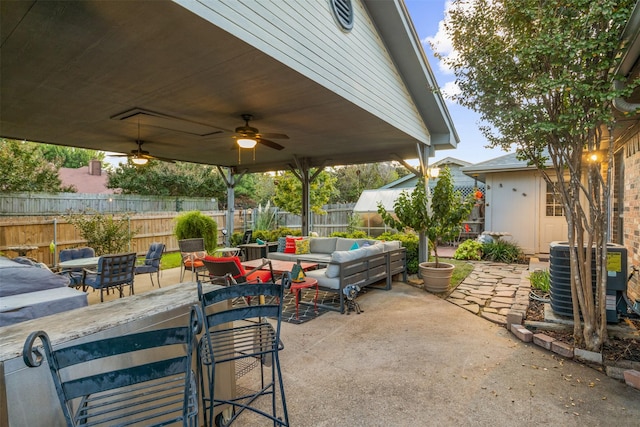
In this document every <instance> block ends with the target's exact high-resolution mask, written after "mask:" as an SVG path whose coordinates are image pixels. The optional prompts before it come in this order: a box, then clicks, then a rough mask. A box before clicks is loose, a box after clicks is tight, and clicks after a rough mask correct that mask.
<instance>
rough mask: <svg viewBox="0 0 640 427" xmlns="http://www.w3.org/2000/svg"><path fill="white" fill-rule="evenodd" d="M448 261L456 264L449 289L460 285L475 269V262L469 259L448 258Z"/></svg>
mask: <svg viewBox="0 0 640 427" xmlns="http://www.w3.org/2000/svg"><path fill="white" fill-rule="evenodd" d="M446 262H447V263H449V264H453V265H455V266H456V268H454V269H453V276H452V277H451V283H450V284H449V289H453V288H455V287H456V286H458V285H459V284H460V283H462V281H463V280H464V279H465V278H466V277H467V276H468V275H469V274H470V273H471V272H472V271H473V264H471V263H470V262H468V261H461V260H457V259H447V260H446Z"/></svg>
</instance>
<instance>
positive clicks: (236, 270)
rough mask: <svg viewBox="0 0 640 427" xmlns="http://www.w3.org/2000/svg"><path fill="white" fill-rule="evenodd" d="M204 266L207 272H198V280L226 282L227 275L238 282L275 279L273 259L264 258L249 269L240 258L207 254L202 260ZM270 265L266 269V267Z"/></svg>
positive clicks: (257, 281)
mask: <svg viewBox="0 0 640 427" xmlns="http://www.w3.org/2000/svg"><path fill="white" fill-rule="evenodd" d="M202 263H203V265H204V267H205V268H206V269H207V271H206V272H205V273H200V274H198V280H203V279H204V280H206V281H210V282H211V283H217V284H222V285H224V284H226V282H225V280H226V279H225V277H227V276H230V277H231V278H233V280H234V281H235V282H236V283H259V282H262V283H264V282H271V281H273V280H274V277H275V276H274V275H273V269H272V267H271V260H268V259H264V260H263V261H262V264H261V265H259V266H257V267H255V268H253V269H251V270H249V271H247V270H245V269H244V267H243V266H242V263H241V262H240V258H239V257H237V256H231V257H212V256H209V255H208V256H206V257H204V259H203V260H202ZM267 266H268V267H269V268H268V269H264V267H267Z"/></svg>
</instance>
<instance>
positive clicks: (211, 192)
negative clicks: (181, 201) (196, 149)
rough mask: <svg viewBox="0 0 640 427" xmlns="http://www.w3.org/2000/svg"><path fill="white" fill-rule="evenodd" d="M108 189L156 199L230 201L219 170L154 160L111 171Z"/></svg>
mask: <svg viewBox="0 0 640 427" xmlns="http://www.w3.org/2000/svg"><path fill="white" fill-rule="evenodd" d="M108 176H109V181H108V183H107V187H108V188H120V189H122V193H123V194H141V195H153V196H176V197H179V196H191V197H213V198H215V199H217V200H218V201H225V200H227V193H226V187H225V185H224V182H223V180H222V177H221V176H220V174H219V172H218V170H217V169H216V168H214V167H212V166H206V165H198V164H194V163H185V162H176V163H167V162H162V161H159V160H150V161H149V162H148V163H147V164H146V165H144V166H135V165H134V164H133V163H131V162H130V161H129V162H127V163H126V164H122V165H120V166H119V167H117V168H116V169H115V170H113V171H109V172H108Z"/></svg>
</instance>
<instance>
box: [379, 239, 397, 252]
mask: <svg viewBox="0 0 640 427" xmlns="http://www.w3.org/2000/svg"><path fill="white" fill-rule="evenodd" d="M375 246H382V250H383V251H384V252H388V251H392V250H394V249H400V241H399V240H392V241H390V242H379V243H378V244H377V245H375Z"/></svg>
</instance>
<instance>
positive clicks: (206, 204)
mask: <svg viewBox="0 0 640 427" xmlns="http://www.w3.org/2000/svg"><path fill="white" fill-rule="evenodd" d="M86 210H93V211H97V212H101V213H110V214H116V213H125V212H180V211H216V210H218V202H217V200H216V199H212V198H206V197H161V196H138V195H129V194H85V193H51V194H50V193H26V192H25V193H0V216H32V215H36V216H37V215H60V214H65V213H67V212H82V211H86Z"/></svg>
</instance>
